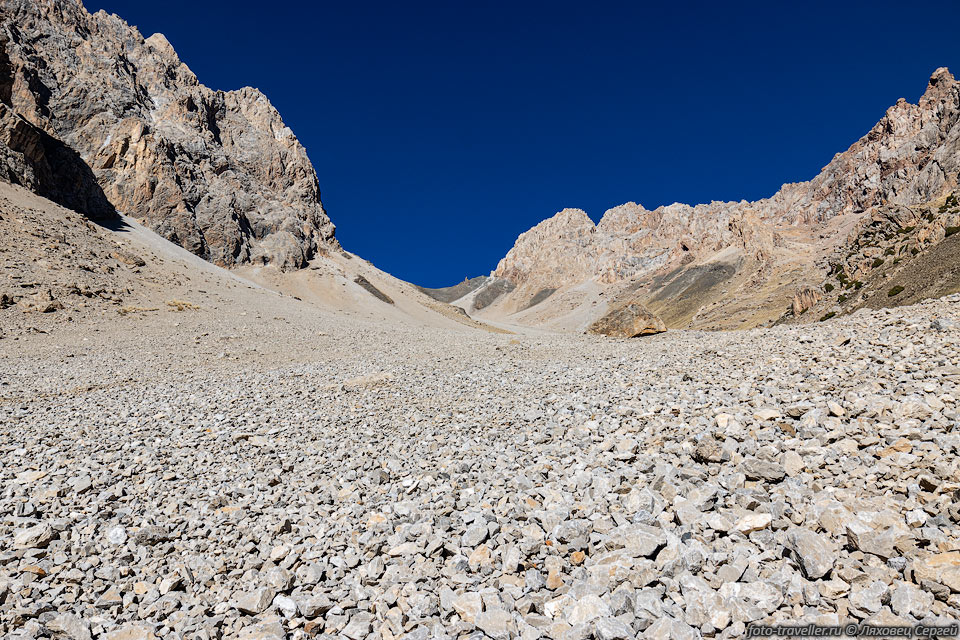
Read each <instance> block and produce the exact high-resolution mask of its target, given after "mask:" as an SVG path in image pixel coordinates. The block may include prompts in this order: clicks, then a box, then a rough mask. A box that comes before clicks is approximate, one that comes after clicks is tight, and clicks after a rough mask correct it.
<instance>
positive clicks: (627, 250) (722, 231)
mask: <svg viewBox="0 0 960 640" xmlns="http://www.w3.org/2000/svg"><path fill="white" fill-rule="evenodd" d="M958 120H960V83H958V82H957V81H956V80H954V78H953V76H952V75H951V74H950V72H949V71H947V70H946V69H938V70H937V71H936V72H935V73H934V74H933V76H932V77H931V78H930V81H929V84H928V86H927V89H926V92H925V93H924V94H923V96H922V97H921V98H920V100H919V102H918V103H917V104H910V103H908V102H906V101H905V100H903V99H901V100H900V101H898V102H897V104H895V105H894V106H892V107H890V109H888V110H887V113H886V114H885V115H884V116H883V118H882V119H881V120H880V122H878V123H877V125H876V126H874V127H873V129H871V130H870V132H869V133H867V135H865V136H864V137H863V138H861V139H860V140H858V141H857V142H856V143H854V144H853V145H852V146H851V147H850V148H849V149H848V150H847V151H845V152H843V153H840V154H837V155H836V156H835V157H834V158H833V160H832V161H831V162H830V163H829V164H828V165H827V166H826V167H824V169H823V170H822V171H821V172H820V174H819V175H817V176H816V177H815V178H814V179H813V180H811V181H809V182H800V183H793V184H786V185H783V187H782V188H781V189H780V191H778V192H777V193H776V194H775V195H773V196H772V197H770V198H767V199H764V200H760V201H757V202H746V201H740V202H711V203H710V204H700V205H696V206H689V205H685V204H672V205H668V206H663V207H659V208H657V209H655V210H653V211H648V210H647V209H645V208H643V207H642V206H640V205H638V204H635V203H632V202H631V203H627V204H624V205H621V206H619V207H615V208H613V209H610V210H609V211H607V212H606V213H605V214H604V215H603V218H602V219H601V220H600V222H599V223H598V224H597V225H596V227H594V226H593V224H592V222H591V221H590V220H589V218H588V217H587V216H586V215H585V214H583V212H579V213H577V214H576V215H574V214H572V213H571V210H565V211H562V212H560V213H558V214H557V215H556V216H554V217H553V218H551V219H549V220H547V221H544V222H542V223H540V224H539V225H537V226H536V227H534V228H533V229H531V230H530V231H528V232H526V233H524V234H521V235H520V237H519V238H518V239H517V242H516V244H515V246H514V247H513V248H512V249H511V250H510V252H509V253H507V255H506V257H504V258H503V260H501V261H500V264H499V265H498V266H497V269H496V270H495V271H494V274H493V275H494V276H495V277H498V278H503V279H506V280H509V281H510V282H512V283H513V284H514V285H516V286H517V292H518V293H517V294H516V295H525V292H529V291H530V290H533V289H535V288H539V287H562V286H566V285H572V284H575V283H578V282H582V281H584V280H587V279H593V280H595V281H597V282H599V283H603V284H615V283H621V282H625V281H629V280H635V279H638V278H643V277H645V276H650V275H652V274H654V273H656V272H658V271H661V270H663V269H664V268H666V267H677V266H682V265H685V264H688V263H691V262H695V261H697V260H703V259H705V258H707V257H709V256H711V255H713V254H716V253H717V252H720V251H723V250H725V249H727V248H733V249H735V250H737V251H739V252H740V253H742V255H743V256H745V259H746V260H747V262H748V263H749V264H750V265H752V268H758V269H759V272H761V273H762V272H763V270H764V268H765V267H764V265H769V264H770V263H771V262H773V261H776V260H777V259H778V256H779V254H780V253H782V251H783V248H784V246H785V244H786V242H785V240H784V236H785V234H790V235H791V236H796V235H797V232H799V233H800V234H801V236H802V235H803V234H804V233H807V234H808V235H809V236H810V239H811V240H812V241H815V240H816V238H814V237H813V236H814V234H815V233H816V232H815V231H814V228H818V229H819V228H821V227H825V226H826V225H827V224H828V223H830V221H831V220H832V219H834V218H836V217H838V216H847V215H854V216H859V215H863V214H864V213H866V212H869V211H872V210H874V209H875V208H877V207H879V206H882V205H889V204H900V205H912V204H916V203H920V202H927V201H931V200H934V199H936V198H938V197H942V196H943V195H944V194H946V193H948V192H950V191H951V190H953V189H954V188H956V185H957V174H958V171H960V127H958V126H957V122H958ZM836 240H837V241H842V238H837V239H836ZM827 241H830V239H827Z"/></svg>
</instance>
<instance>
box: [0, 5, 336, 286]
mask: <svg viewBox="0 0 960 640" xmlns="http://www.w3.org/2000/svg"><path fill="white" fill-rule="evenodd" d="M0 6H2V10H3V13H2V26H0V29H2V32H0V40H2V41H4V42H3V45H4V59H5V60H6V61H7V64H6V65H5V66H6V69H5V72H6V73H5V76H6V77H4V78H0V89H2V90H3V91H2V92H3V94H4V95H3V96H0V98H4V99H3V102H4V103H6V104H7V105H9V107H10V109H11V110H12V111H13V112H14V114H16V115H17V116H20V117H21V118H23V119H24V120H26V121H27V122H29V123H30V124H31V125H33V126H34V127H36V128H37V129H39V130H41V131H43V132H45V133H46V134H48V135H49V136H52V137H53V138H55V139H57V140H60V141H62V142H63V143H64V144H65V145H66V146H67V147H69V148H70V149H73V150H75V151H76V152H77V153H78V154H79V156H80V157H81V158H82V160H83V161H84V162H85V163H86V164H87V165H89V167H90V168H91V169H92V170H93V173H94V174H95V176H96V180H97V182H98V183H99V185H100V186H101V187H102V189H103V192H104V194H105V195H106V197H107V198H108V199H109V201H110V202H111V203H112V204H113V205H114V206H115V207H116V208H117V209H118V210H120V211H122V212H124V213H127V214H129V215H132V216H134V217H137V218H140V219H141V220H143V221H144V222H145V223H146V224H148V225H149V226H151V227H152V228H153V229H155V230H156V231H158V232H159V233H160V234H162V235H163V236H165V237H167V238H169V239H170V240H173V241H174V242H177V243H178V244H180V245H182V246H184V247H185V248H187V249H189V250H190V251H192V252H193V253H195V254H197V255H199V256H201V257H204V258H206V259H208V260H211V261H213V262H215V263H218V264H221V265H231V264H237V263H245V262H256V263H272V264H275V265H276V266H278V267H280V268H294V267H299V266H302V265H304V264H305V263H306V261H307V260H309V259H310V258H311V257H312V256H313V255H314V254H315V253H316V252H317V251H318V249H319V248H321V247H323V246H325V245H326V246H336V240H335V239H334V225H333V224H332V223H331V221H330V219H329V218H328V217H327V214H326V212H325V211H324V209H323V205H322V203H321V201H320V189H319V184H318V181H317V176H316V173H315V172H314V169H313V166H312V165H311V163H310V160H309V159H308V158H307V154H306V151H305V150H304V148H303V146H302V145H301V144H300V143H299V142H298V140H297V138H296V136H294V134H293V132H292V131H291V130H290V129H289V128H288V127H286V126H285V125H284V123H283V121H282V120H281V118H280V115H279V114H278V113H277V111H276V109H274V108H273V106H272V105H271V104H270V102H269V101H268V100H267V98H266V97H265V96H264V95H263V94H262V93H260V92H259V91H258V90H256V89H251V88H243V89H240V90H238V91H226V92H225V91H214V90H212V89H209V88H207V87H205V86H204V85H202V84H200V83H199V82H198V80H197V78H196V76H195V75H194V74H193V72H191V71H190V69H189V68H187V66H186V65H185V64H183V63H182V62H181V61H180V59H179V58H178V57H177V54H176V52H175V51H174V50H173V48H172V47H171V46H170V43H169V42H167V40H166V38H164V36H163V35H161V34H154V35H152V36H150V37H149V38H144V37H143V36H141V35H140V33H139V32H138V31H137V30H136V29H135V28H134V27H131V26H130V25H128V24H127V23H125V22H124V21H123V20H121V19H120V18H118V17H117V16H114V15H108V14H106V13H105V12H103V11H100V12H97V13H95V14H93V15H91V14H89V13H88V12H87V11H86V10H85V9H84V7H83V5H82V4H81V2H80V0H2V4H0Z"/></svg>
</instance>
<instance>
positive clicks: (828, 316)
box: [820, 311, 837, 322]
mask: <svg viewBox="0 0 960 640" xmlns="http://www.w3.org/2000/svg"><path fill="white" fill-rule="evenodd" d="M835 315H837V312H836V311H831V312H830V313H828V314H827V315H825V316H823V317H822V318H820V322H823V321H824V320H829V319H830V318H832V317H834V316H835Z"/></svg>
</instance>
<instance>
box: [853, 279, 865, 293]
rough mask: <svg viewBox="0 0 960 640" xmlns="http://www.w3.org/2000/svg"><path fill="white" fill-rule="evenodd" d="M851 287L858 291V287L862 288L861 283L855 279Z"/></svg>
mask: <svg viewBox="0 0 960 640" xmlns="http://www.w3.org/2000/svg"><path fill="white" fill-rule="evenodd" d="M853 288H854V289H856V290H857V291H860V289H862V288H863V283H862V282H860V281H859V280H857V281H856V282H854V283H853Z"/></svg>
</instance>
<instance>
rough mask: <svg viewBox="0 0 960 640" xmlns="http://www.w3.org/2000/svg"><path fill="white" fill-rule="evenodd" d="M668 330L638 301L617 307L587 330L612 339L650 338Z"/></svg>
mask: <svg viewBox="0 0 960 640" xmlns="http://www.w3.org/2000/svg"><path fill="white" fill-rule="evenodd" d="M666 330H667V326H666V325H665V324H663V320H661V319H660V318H659V317H658V316H656V315H654V314H653V313H651V312H650V311H649V310H647V308H646V307H644V306H643V305H642V304H640V303H639V302H636V301H633V302H628V303H627V304H625V305H623V306H621V307H617V308H616V309H614V310H613V311H611V312H609V313H608V314H607V315H605V316H603V317H602V318H600V319H599V320H597V321H596V322H594V323H593V324H591V325H590V327H588V328H587V331H588V332H589V333H597V334H600V335H605V336H610V337H611V338H635V337H637V336H649V335H653V334H655V333H663V332H664V331H666Z"/></svg>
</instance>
